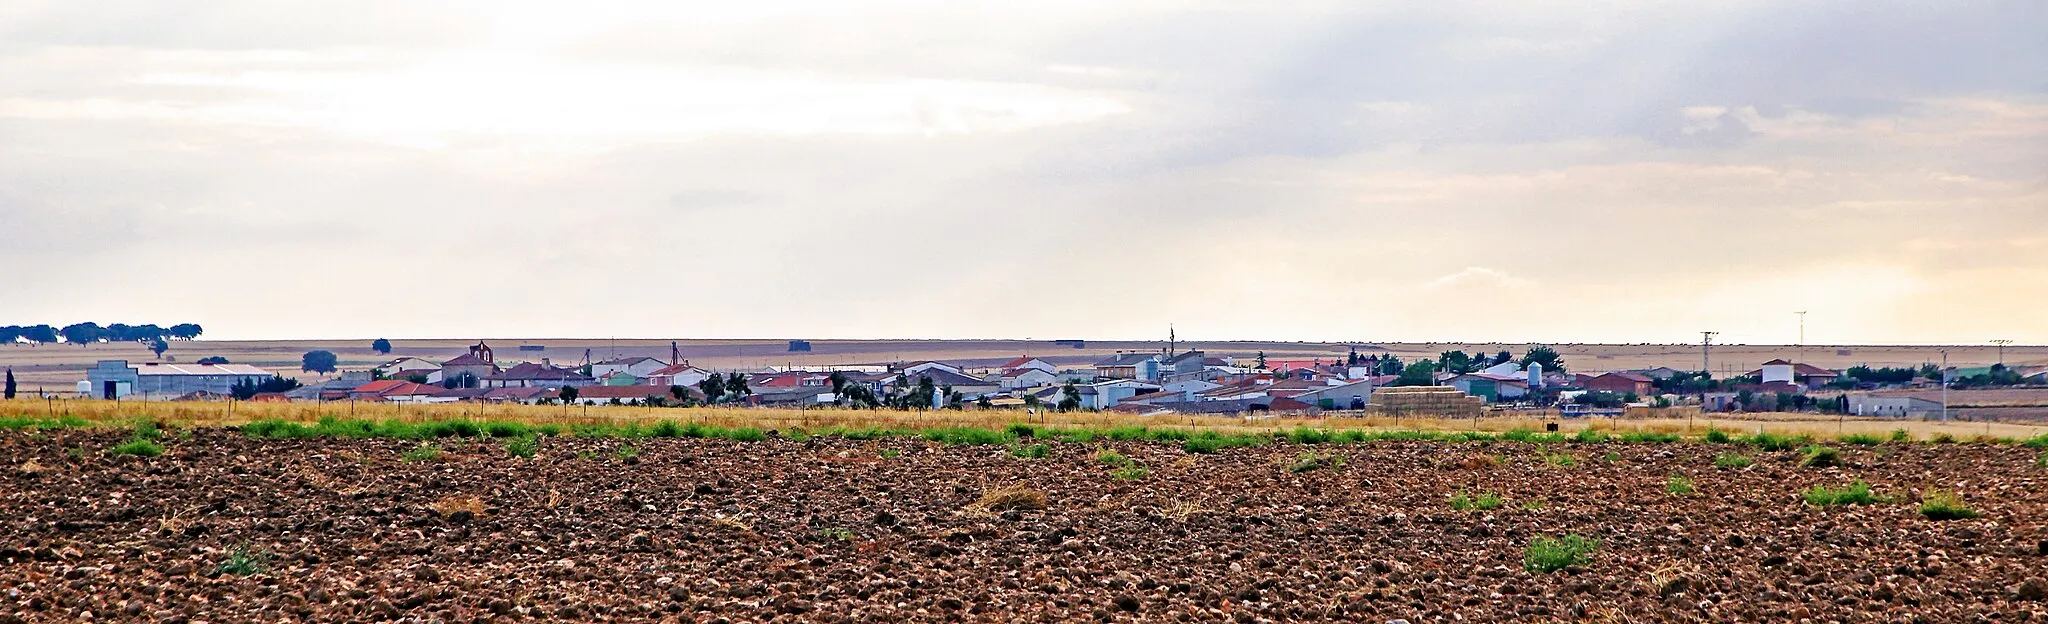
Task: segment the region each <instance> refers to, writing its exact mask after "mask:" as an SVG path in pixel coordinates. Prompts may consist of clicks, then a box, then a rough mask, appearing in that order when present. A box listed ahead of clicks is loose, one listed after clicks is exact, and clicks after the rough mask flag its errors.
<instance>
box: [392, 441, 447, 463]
mask: <svg viewBox="0 0 2048 624" xmlns="http://www.w3.org/2000/svg"><path fill="white" fill-rule="evenodd" d="M440 458H441V447H438V446H434V443H432V442H421V443H420V445H419V446H415V447H413V448H412V449H411V450H408V451H406V452H404V453H399V454H398V459H399V460H401V461H407V462H423V461H434V460H436V459H440Z"/></svg>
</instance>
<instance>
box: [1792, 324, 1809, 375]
mask: <svg viewBox="0 0 2048 624" xmlns="http://www.w3.org/2000/svg"><path fill="white" fill-rule="evenodd" d="M1793 314H1797V315H1799V344H1798V346H1797V347H1796V348H1794V349H1793V350H1792V353H1793V357H1794V358H1797V359H1795V360H1793V361H1794V362H1804V361H1806V311H1805V310H1800V311H1798V312H1793ZM1794 377H1795V378H1797V375H1794Z"/></svg>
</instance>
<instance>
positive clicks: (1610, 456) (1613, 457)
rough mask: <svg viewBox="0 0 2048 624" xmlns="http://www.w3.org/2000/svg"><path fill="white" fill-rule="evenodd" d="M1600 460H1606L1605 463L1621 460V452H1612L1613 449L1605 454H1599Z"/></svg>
mask: <svg viewBox="0 0 2048 624" xmlns="http://www.w3.org/2000/svg"><path fill="white" fill-rule="evenodd" d="M1600 461H1604V462H1607V463H1610V464H1612V463H1614V462H1618V461H1621V454H1620V453H1616V452H1614V451H1608V452H1607V454H1606V455H1601V456H1600Z"/></svg>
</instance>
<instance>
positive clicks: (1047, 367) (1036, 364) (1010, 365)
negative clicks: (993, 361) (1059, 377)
mask: <svg viewBox="0 0 2048 624" xmlns="http://www.w3.org/2000/svg"><path fill="white" fill-rule="evenodd" d="M1024 369H1035V370H1041V371H1045V372H1047V373H1057V372H1060V369H1059V367H1057V366H1053V365H1052V363H1051V362H1047V361H1045V360H1041V359H1038V358H1035V357H1031V356H1023V357H1019V358H1017V359H1014V360H1010V361H1008V362H1004V363H1003V365H1002V367H1001V370H1002V371H1003V372H1006V373H1007V372H1010V371H1013V370H1024Z"/></svg>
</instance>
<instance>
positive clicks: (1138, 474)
mask: <svg viewBox="0 0 2048 624" xmlns="http://www.w3.org/2000/svg"><path fill="white" fill-rule="evenodd" d="M1151 475H1152V471H1150V470H1146V469H1145V467H1144V466H1136V465H1133V466H1124V467H1122V468H1118V469H1116V470H1112V471H1110V472H1109V476H1110V477H1112V478H1116V479H1122V480H1125V481H1135V480H1138V479H1143V478H1145V477H1148V476H1151Z"/></svg>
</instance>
